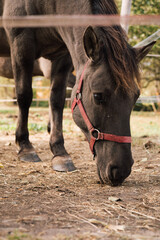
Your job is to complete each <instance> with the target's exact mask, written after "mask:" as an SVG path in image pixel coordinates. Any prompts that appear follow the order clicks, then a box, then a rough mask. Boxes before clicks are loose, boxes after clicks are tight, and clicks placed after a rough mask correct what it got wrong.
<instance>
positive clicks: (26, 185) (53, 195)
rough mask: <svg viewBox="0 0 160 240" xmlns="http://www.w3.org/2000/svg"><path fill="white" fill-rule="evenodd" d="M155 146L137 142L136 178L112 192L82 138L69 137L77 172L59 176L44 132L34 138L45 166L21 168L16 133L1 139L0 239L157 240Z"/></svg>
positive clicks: (159, 155) (159, 178) (159, 188)
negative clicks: (99, 174)
mask: <svg viewBox="0 0 160 240" xmlns="http://www.w3.org/2000/svg"><path fill="white" fill-rule="evenodd" d="M153 140H154V141H155V140H156V138H155V139H154V138H136V139H133V147H132V151H133V156H134V159H135V164H134V166H133V170H132V174H131V175H130V177H128V178H127V179H126V181H125V182H124V183H123V185H122V186H119V187H111V186H109V185H107V184H106V185H101V184H100V183H99V179H98V175H97V171H96V165H95V162H94V161H93V160H92V155H91V153H90V150H89V147H88V143H87V142H86V141H85V140H84V138H83V137H81V136H78V135H69V134H65V143H66V148H67V150H68V152H69V153H70V154H71V156H72V159H73V162H74V164H75V165H76V167H77V170H76V171H75V172H72V173H57V172H54V171H53V170H52V168H51V159H52V154H51V152H50V150H49V145H48V141H49V136H48V134H47V133H46V132H40V133H37V134H31V141H32V142H33V144H34V146H35V148H36V150H37V153H38V154H39V156H40V157H41V159H42V162H41V163H23V162H20V161H19V160H18V159H17V155H16V146H15V144H14V133H13V132H10V133H9V134H8V133H6V134H4V132H3V134H2V133H1V135H0V239H8V240H15V239H17V240H18V239H20V240H23V239H25V240H26V239H34V240H35V239H44V240H52V239H57V240H65V239H66V240H71V239H73V240H98V239H104V240H106V239H110V240H115V239H123V240H130V239H136V240H137V239H145V240H146V239H147V240H151V239H153V240H159V239H160V147H159V146H160V145H159V144H158V142H157V144H151V143H148V141H153ZM145 143H148V145H147V146H146V147H145Z"/></svg>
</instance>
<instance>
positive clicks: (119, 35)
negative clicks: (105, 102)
mask: <svg viewBox="0 0 160 240" xmlns="http://www.w3.org/2000/svg"><path fill="white" fill-rule="evenodd" d="M90 4H91V8H92V12H93V14H118V10H117V6H116V4H115V2H114V0H90ZM96 30H97V32H98V36H99V38H100V41H102V44H103V46H104V47H105V51H106V55H107V62H108V65H109V69H110V72H111V75H112V77H113V78H114V79H115V82H116V85H117V87H116V89H118V88H119V87H122V88H123V89H124V90H126V91H127V90H132V91H134V89H135V87H134V86H135V85H134V84H135V82H136V83H137V84H139V79H140V77H139V68H138V64H137V60H136V53H135V50H134V48H133V47H131V46H130V45H129V44H128V42H127V35H126V33H125V31H124V30H123V29H122V27H121V26H117V25H116V26H107V27H99V28H98V27H97V28H96Z"/></svg>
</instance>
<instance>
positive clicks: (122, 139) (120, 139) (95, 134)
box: [71, 60, 131, 154]
mask: <svg viewBox="0 0 160 240" xmlns="http://www.w3.org/2000/svg"><path fill="white" fill-rule="evenodd" d="M88 63H89V60H88V62H87V63H86V64H85V66H84V69H83V72H82V74H81V77H80V80H79V84H78V88H77V92H76V97H75V98H74V100H73V103H72V106H71V110H72V114H73V111H74V109H75V107H76V105H78V107H79V110H80V113H81V116H82V117H83V120H84V122H85V124H86V126H87V128H88V131H89V132H90V142H89V145H90V149H91V151H92V153H93V154H95V153H94V145H95V143H96V141H99V140H101V141H104V140H105V141H111V142H117V143H131V137H130V136H118V135H114V134H108V133H101V132H100V131H99V130H98V129H96V128H94V127H93V125H92V123H91V122H90V120H89V118H88V116H87V114H86V111H85V109H84V107H83V104H82V83H83V77H84V73H85V70H86V68H87V65H88Z"/></svg>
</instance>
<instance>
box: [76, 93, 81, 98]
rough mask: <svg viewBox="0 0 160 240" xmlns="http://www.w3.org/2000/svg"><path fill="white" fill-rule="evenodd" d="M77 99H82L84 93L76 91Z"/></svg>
mask: <svg viewBox="0 0 160 240" xmlns="http://www.w3.org/2000/svg"><path fill="white" fill-rule="evenodd" d="M76 99H77V100H80V99H82V93H80V92H79V93H76Z"/></svg>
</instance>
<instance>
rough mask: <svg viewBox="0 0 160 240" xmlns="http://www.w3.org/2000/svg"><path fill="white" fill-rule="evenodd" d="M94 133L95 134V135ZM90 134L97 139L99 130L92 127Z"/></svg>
mask: <svg viewBox="0 0 160 240" xmlns="http://www.w3.org/2000/svg"><path fill="white" fill-rule="evenodd" d="M95 134H96V135H97V136H95ZM91 135H92V137H94V138H95V140H99V139H100V131H99V130H98V129H96V128H94V129H93V130H91Z"/></svg>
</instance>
